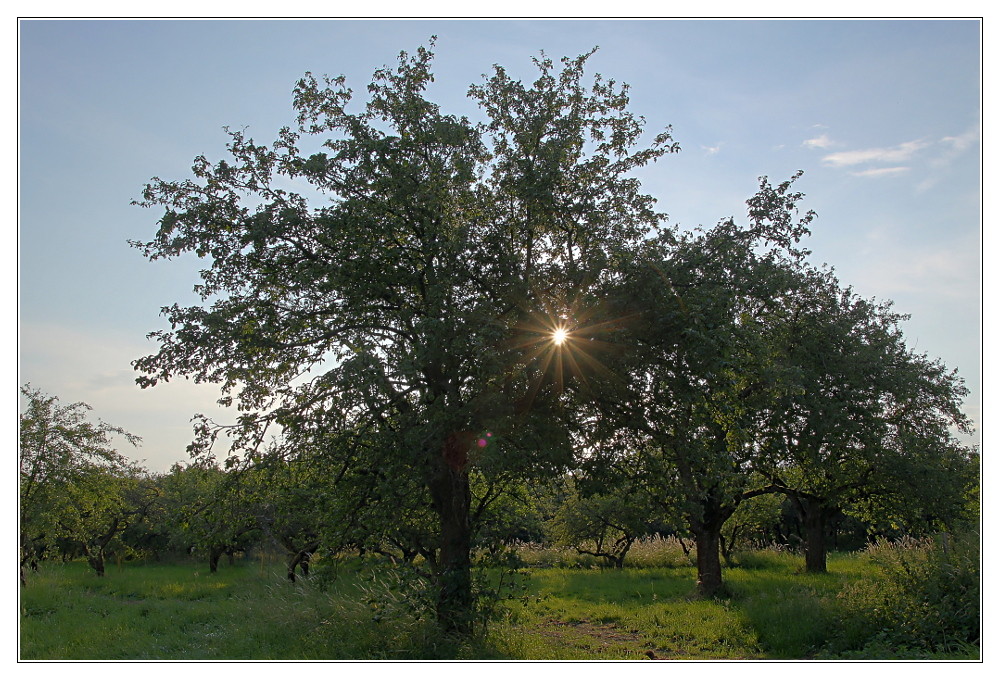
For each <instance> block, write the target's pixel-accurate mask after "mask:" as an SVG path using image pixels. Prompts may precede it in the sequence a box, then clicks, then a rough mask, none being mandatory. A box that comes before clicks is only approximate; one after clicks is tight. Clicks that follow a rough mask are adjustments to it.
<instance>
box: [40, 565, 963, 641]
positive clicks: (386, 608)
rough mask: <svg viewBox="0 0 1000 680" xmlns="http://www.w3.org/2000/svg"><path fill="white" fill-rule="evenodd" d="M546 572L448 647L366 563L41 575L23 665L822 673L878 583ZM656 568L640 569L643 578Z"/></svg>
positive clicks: (540, 569) (855, 576)
mask: <svg viewBox="0 0 1000 680" xmlns="http://www.w3.org/2000/svg"><path fill="white" fill-rule="evenodd" d="M652 549H653V548H649V551H652ZM657 549H660V548H657ZM536 557H537V555H536ZM543 557H545V559H543V560H538V561H536V562H535V564H534V566H531V567H529V568H528V570H527V572H528V578H527V583H526V585H527V591H526V594H527V597H526V598H525V600H526V603H525V604H514V605H512V606H510V607H509V608H508V609H507V616H505V617H503V618H502V619H501V620H500V621H498V622H496V623H495V624H494V625H492V626H491V627H490V630H489V632H488V634H486V635H485V636H481V637H479V638H476V639H475V640H473V641H471V642H469V641H455V640H447V639H443V638H442V637H441V636H440V635H439V634H438V633H437V631H436V629H435V628H434V626H433V624H432V623H430V622H428V621H427V620H425V619H423V618H420V617H418V616H415V615H414V613H413V612H412V611H410V610H409V609H407V607H406V602H405V601H402V600H401V599H400V598H398V597H397V596H394V595H393V594H392V592H391V591H388V590H385V589H384V588H382V587H381V586H380V583H381V582H382V579H380V577H379V576H380V573H381V572H379V571H378V568H375V569H374V570H373V569H372V568H371V567H370V566H365V565H362V564H361V563H360V562H358V561H356V560H355V561H353V562H350V563H346V564H344V565H341V566H340V567H339V568H337V569H334V570H331V571H328V572H327V578H326V579H323V583H324V585H323V587H322V588H321V587H319V584H318V581H314V582H311V583H310V582H305V583H299V584H295V585H293V584H290V583H288V582H287V581H286V580H284V579H283V572H282V570H281V569H280V568H279V566H278V565H277V564H275V565H274V566H273V568H271V567H264V566H262V565H261V564H260V563H255V564H250V563H242V564H240V563H237V565H236V566H221V567H220V569H219V572H218V573H217V574H209V573H207V570H206V569H204V568H199V567H200V565H163V564H153V565H145V566H139V565H125V566H124V567H121V568H112V569H110V570H109V572H108V575H107V576H105V577H104V578H99V577H97V576H94V575H93V574H92V573H91V572H90V571H89V570H88V568H87V567H86V565H85V564H83V563H69V564H43V565H42V568H41V571H40V572H39V573H37V574H32V575H30V576H29V583H28V585H27V586H26V587H24V588H23V589H22V591H21V602H20V611H21V650H20V652H21V658H22V659H26V660H30V659H135V660H152V659H158V660H167V659H171V660H174V659H187V660H190V659H200V660H217V659H248V660H250V659H283V660H300V659H452V658H454V659H539V660H545V659H563V660H570V659H648V658H657V659H812V658H823V657H824V656H830V651H829V650H830V648H829V647H828V643H829V641H830V640H832V639H836V638H837V636H838V631H839V630H840V628H841V627H842V626H843V624H844V622H843V619H842V615H843V609H842V608H841V607H840V606H839V604H838V594H839V593H841V592H842V591H843V590H844V589H845V587H846V586H848V585H850V584H853V583H856V582H858V581H859V579H864V578H869V577H871V576H872V570H873V567H872V565H871V563H870V562H869V561H867V560H865V559H863V557H861V556H859V555H836V554H835V555H832V556H831V558H830V562H829V573H827V574H805V573H802V571H801V567H802V565H801V558H800V557H796V556H794V555H788V554H779V553H756V554H750V555H745V556H743V557H742V558H741V559H739V560H738V561H737V565H738V566H735V567H733V568H729V569H727V570H726V571H725V579H726V584H727V586H726V588H727V592H726V594H725V596H723V597H719V598H715V599H702V598H698V597H696V596H695V593H694V581H695V571H694V568H693V567H691V566H690V564H689V562H686V561H685V560H682V559H679V558H677V556H676V555H672V556H667V557H669V559H667V560H666V562H665V563H667V564H670V565H673V566H632V567H627V568H626V569H622V570H614V569H602V568H599V567H598V566H597V565H596V564H590V563H588V562H587V561H585V560H584V561H579V562H576V563H573V562H572V561H571V560H569V559H568V557H567V556H563V557H561V558H559V559H558V560H556V561H557V562H558V563H559V564H561V565H563V566H542V563H549V564H551V563H552V561H550V558H552V555H547V556H543ZM564 558H565V559H564ZM653 561H654V560H653V559H652V558H651V557H650V556H649V555H646V557H642V555H641V554H640V559H638V560H637V564H638V565H647V564H650V563H651V562H653ZM662 563H664V562H661V564H662ZM568 565H572V566H568ZM331 576H332V577H333V578H330V577H331ZM839 651H840V653H841V658H865V656H864V655H865V654H875V655H877V656H875V657H872V656H868V657H867V658H880V656H884V657H889V656H891V655H892V650H891V649H887V648H881V649H880V648H878V647H872V648H871V649H869V650H868V651H867V652H866V651H864V650H861V651H858V650H854V651H853V652H851V651H850V650H848V652H847V653H846V654H844V653H843V652H844V650H839ZM852 653H853V654H854V655H853V656H852ZM918 656H919V654H918ZM910 658H913V657H912V656H911V657H910ZM938 658H940V657H938ZM957 658H971V657H969V656H968V650H966V656H962V655H958V657H957Z"/></svg>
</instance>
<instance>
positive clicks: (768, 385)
mask: <svg viewBox="0 0 1000 680" xmlns="http://www.w3.org/2000/svg"><path fill="white" fill-rule="evenodd" d="M797 176H798V175H796V177H797ZM794 179H795V178H792V180H789V181H787V182H782V183H781V184H779V185H777V186H772V185H771V184H770V183H769V182H768V181H767V179H766V178H762V179H761V182H760V188H759V190H758V192H757V193H756V194H755V195H754V196H753V197H751V198H750V199H749V200H748V201H747V205H748V217H749V225H748V226H745V227H742V226H739V225H737V224H736V222H735V220H733V219H732V218H729V219H726V220H723V221H721V222H719V224H717V225H716V226H715V227H714V228H712V229H708V230H699V231H695V232H679V233H673V232H669V231H663V232H661V233H660V234H659V235H656V236H655V237H654V238H653V239H651V240H650V241H649V244H648V248H647V250H646V251H645V252H644V253H643V254H642V257H637V258H635V259H633V260H630V261H626V262H625V263H624V266H623V267H622V273H621V278H620V280H619V281H618V282H616V283H615V285H614V286H612V287H611V288H610V290H609V297H610V298H611V299H612V300H614V301H615V302H614V305H615V307H616V311H617V313H618V314H620V315H621V316H623V317H625V318H628V319H630V320H631V321H630V322H629V324H628V327H627V329H625V330H623V331H622V333H621V334H620V336H619V340H618V341H619V342H620V343H623V344H626V345H627V346H628V347H629V351H628V352H627V353H623V355H622V359H621V362H620V363H619V364H618V365H617V368H616V370H617V371H618V372H620V373H621V374H622V375H627V376H628V377H627V378H625V379H620V378H619V379H616V380H612V381H609V382H608V383H607V385H606V386H605V389H604V393H603V394H602V395H601V397H600V398H598V399H597V400H596V403H597V404H599V405H600V406H601V408H602V410H603V416H604V417H603V418H602V425H601V427H602V428H604V430H605V434H604V435H603V436H605V437H607V436H611V437H621V436H623V435H622V432H626V433H629V434H628V436H630V437H632V438H634V440H635V450H636V451H639V452H641V453H642V454H643V455H644V456H645V457H646V459H647V460H646V463H645V468H646V469H647V470H648V471H649V473H648V474H649V477H650V480H651V482H653V483H656V484H658V486H659V489H660V491H659V494H660V496H661V497H662V498H664V499H665V502H667V503H668V504H672V503H673V499H675V498H680V499H682V511H683V513H684V515H685V516H686V520H687V524H688V526H689V528H690V531H691V534H692V535H693V537H694V539H695V544H696V552H697V564H698V588H699V591H700V592H701V593H703V594H706V595H710V594H712V593H715V592H716V591H718V590H719V589H720V588H721V586H722V565H721V561H720V540H721V539H720V536H721V530H722V526H723V524H724V523H725V521H726V520H727V519H728V518H729V516H730V515H731V514H732V513H733V512H734V511H735V510H736V508H737V507H738V505H739V503H740V502H741V501H742V500H744V499H746V498H750V497H753V496H755V495H758V494H760V493H765V492H766V491H768V490H767V489H753V488H749V487H748V482H749V479H750V474H751V472H752V471H753V469H754V466H755V464H756V459H757V458H758V457H759V456H760V455H761V449H760V447H759V445H758V443H757V440H756V434H757V432H758V429H759V425H760V422H761V420H762V414H764V413H766V412H767V409H768V408H769V407H770V405H771V404H772V401H773V399H774V398H775V396H776V395H777V394H780V393H781V391H782V390H784V389H787V386H788V384H789V381H788V379H787V378H788V376H787V375H786V371H787V369H786V367H785V366H784V365H783V364H781V363H780V362H778V361H777V352H776V349H775V347H774V345H773V335H772V333H771V331H770V329H771V327H772V326H773V324H774V323H775V319H776V318H777V317H781V316H782V315H784V314H787V311H788V310H787V307H786V306H785V305H784V301H785V300H786V298H787V296H788V293H789V291H790V290H791V288H792V286H793V285H794V283H795V282H796V277H795V272H796V271H797V270H798V268H800V267H801V266H802V265H801V263H802V260H803V258H804V256H805V251H803V250H801V249H799V248H798V246H797V244H798V242H799V240H800V239H801V238H803V237H804V236H805V235H807V234H808V228H807V225H808V224H809V222H810V221H811V220H812V218H813V215H812V213H811V212H807V213H806V214H805V215H803V216H802V217H801V218H798V217H797V216H796V212H797V207H796V206H797V203H798V202H799V201H800V200H801V194H800V193H797V192H793V191H792V190H791V185H792V182H793V181H794Z"/></svg>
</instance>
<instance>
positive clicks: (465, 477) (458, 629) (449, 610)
mask: <svg viewBox="0 0 1000 680" xmlns="http://www.w3.org/2000/svg"><path fill="white" fill-rule="evenodd" d="M471 444H472V438H471V435H470V434H469V433H459V434H458V435H454V436H452V437H450V438H449V440H448V442H447V443H446V444H445V446H444V452H443V454H444V455H443V456H442V458H441V459H440V460H439V461H435V462H436V463H438V464H437V465H436V468H437V469H436V470H435V472H434V474H433V476H432V477H431V479H430V480H429V484H428V486H429V488H430V492H431V498H432V500H433V501H434V509H435V510H436V511H437V514H438V518H439V519H440V522H441V548H440V553H439V556H438V562H437V578H438V601H437V620H438V623H439V624H440V625H441V627H442V628H443V629H444V630H445V631H446V632H450V633H458V634H462V635H465V634H468V633H470V632H471V631H472V606H473V601H472V558H471V550H472V530H471V526H470V523H469V510H470V507H471V498H472V496H471V491H470V489H469V472H468V469H467V461H468V451H469V448H470V447H471Z"/></svg>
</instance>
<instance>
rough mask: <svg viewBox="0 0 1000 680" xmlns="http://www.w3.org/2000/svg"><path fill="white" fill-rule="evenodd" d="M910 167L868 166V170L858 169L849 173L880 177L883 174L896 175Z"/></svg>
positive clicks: (857, 175) (859, 175)
mask: <svg viewBox="0 0 1000 680" xmlns="http://www.w3.org/2000/svg"><path fill="white" fill-rule="evenodd" d="M909 169H910V168H909V167H907V166H905V165H899V166H896V167H894V168H869V169H868V170H858V171H857V172H852V173H851V174H852V175H854V176H855V177H882V176H884V175H898V174H899V173H901V172H906V171H907V170H909Z"/></svg>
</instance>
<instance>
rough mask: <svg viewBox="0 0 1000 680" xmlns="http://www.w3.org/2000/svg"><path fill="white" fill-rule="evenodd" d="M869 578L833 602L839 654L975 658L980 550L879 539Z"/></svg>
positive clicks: (957, 543)
mask: <svg viewBox="0 0 1000 680" xmlns="http://www.w3.org/2000/svg"><path fill="white" fill-rule="evenodd" d="M867 553H868V557H869V559H870V560H871V562H872V564H873V565H874V567H875V572H874V574H872V575H870V576H867V577H865V578H862V579H861V580H859V581H857V582H855V583H853V584H851V585H850V586H848V587H846V588H845V589H844V590H843V591H842V592H841V593H840V595H839V596H838V600H839V603H840V606H841V608H842V615H843V618H844V621H843V630H844V632H843V637H842V639H840V640H838V641H836V642H835V643H834V648H835V650H836V651H837V652H844V651H846V650H850V649H857V648H858V647H861V648H870V651H875V650H876V648H880V649H893V650H896V651H897V652H900V653H903V654H904V655H905V656H909V657H914V656H916V657H922V656H930V655H934V654H937V653H954V652H959V653H962V654H963V655H968V654H969V653H970V652H972V651H975V650H976V648H977V647H978V645H979V640H980V618H979V602H980V598H979V592H980V589H979V543H978V540H976V538H975V537H969V538H966V539H963V540H954V539H952V538H951V537H947V536H944V537H942V538H940V539H939V540H937V541H935V540H933V539H930V538H927V539H922V540H914V539H904V540H901V541H895V542H888V541H884V540H880V541H878V542H876V543H874V544H872V545H870V546H869V548H868V550H867Z"/></svg>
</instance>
